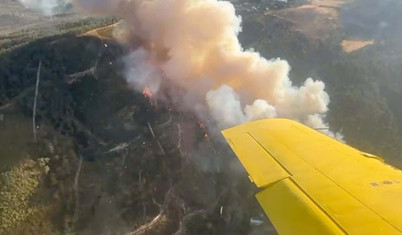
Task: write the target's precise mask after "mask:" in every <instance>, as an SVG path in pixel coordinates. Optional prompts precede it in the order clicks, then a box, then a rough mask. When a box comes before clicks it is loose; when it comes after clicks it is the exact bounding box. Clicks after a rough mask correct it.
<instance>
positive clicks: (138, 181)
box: [0, 35, 269, 234]
mask: <svg viewBox="0 0 402 235" xmlns="http://www.w3.org/2000/svg"><path fill="white" fill-rule="evenodd" d="M105 43H107V47H106V46H105ZM125 53H127V50H126V48H124V47H123V46H121V45H119V44H117V43H114V42H112V41H107V42H105V41H102V40H100V39H99V38H93V37H76V36H74V35H63V36H55V37H49V38H44V39H40V40H37V41H34V42H32V43H30V44H28V45H26V46H24V47H21V48H18V49H15V50H12V51H10V52H7V53H5V54H3V55H1V56H0V91H1V93H0V94H1V95H0V107H4V106H7V105H10V104H11V105H10V106H8V107H6V108H5V109H4V110H3V111H6V112H5V115H6V118H7V115H8V113H9V112H10V113H11V112H12V113H17V114H18V115H22V116H24V117H27V118H31V117H32V107H33V102H34V94H35V82H36V75H37V71H38V65H39V62H41V63H42V67H41V70H40V85H39V93H38V98H37V114H36V115H37V116H36V122H37V125H38V126H39V127H40V128H38V130H37V132H38V141H37V143H32V145H33V149H34V150H33V151H32V153H31V157H32V158H38V157H39V156H47V157H49V158H50V162H49V166H50V173H49V174H48V175H47V176H46V180H45V182H46V184H45V186H44V187H42V188H41V190H40V192H39V195H37V197H38V198H39V199H38V200H37V201H38V202H39V203H41V204H44V205H47V206H49V208H51V209H50V212H49V217H50V218H47V219H49V220H50V221H51V222H52V225H53V226H54V228H55V229H56V230H57V231H59V232H66V231H75V232H77V233H79V234H104V233H109V232H110V233H112V234H121V233H127V232H132V231H135V230H138V229H139V230H138V232H139V233H138V234H173V233H175V232H179V233H180V234H247V233H249V232H251V231H252V227H251V225H250V222H249V221H250V218H251V217H252V216H258V215H259V214H261V213H262V211H261V209H260V208H259V206H258V205H257V202H256V201H255V199H254V196H253V195H254V193H255V191H256V189H255V188H254V186H253V185H252V184H251V183H250V182H249V180H248V178H247V176H246V174H245V172H244V171H243V170H242V169H241V167H240V166H239V165H238V166H237V168H238V169H237V168H236V167H235V168H236V169H234V167H233V166H234V165H236V164H239V163H238V162H237V159H236V158H235V156H234V155H233V154H232V152H231V150H230V149H229V148H228V147H227V145H226V144H224V143H223V142H222V139H221V137H220V136H218V135H216V134H214V133H209V137H208V138H206V137H205V131H207V129H203V128H201V127H200V122H201V120H199V119H198V118H197V117H196V116H195V115H194V114H192V113H191V112H185V111H179V110H182V109H181V108H180V107H177V105H178V103H173V102H171V101H169V99H165V100H164V101H162V100H154V101H152V100H150V99H149V98H147V97H145V96H144V95H143V94H142V93H141V92H138V91H134V90H132V89H131V88H130V86H129V85H128V84H127V83H126V82H125V80H124V79H123V75H122V71H123V64H122V62H121V58H122V56H124V55H125ZM172 100H173V99H172ZM205 125H206V126H207V128H208V123H206V124H205ZM215 135H216V136H215ZM182 139H186V146H181V140H182ZM49 146H51V147H49ZM78 169H79V175H78V176H79V177H78V178H77V179H78V181H76V177H77V172H78ZM76 182H78V186H77V185H76ZM221 208H222V209H221ZM221 212H222V213H221ZM151 221H154V222H151ZM266 224H269V222H267V223H266Z"/></svg>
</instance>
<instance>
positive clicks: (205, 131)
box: [198, 122, 208, 138]
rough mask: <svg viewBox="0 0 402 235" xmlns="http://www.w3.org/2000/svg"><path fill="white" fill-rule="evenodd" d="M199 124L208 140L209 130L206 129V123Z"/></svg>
mask: <svg viewBox="0 0 402 235" xmlns="http://www.w3.org/2000/svg"><path fill="white" fill-rule="evenodd" d="M198 124H199V125H200V128H201V130H202V131H203V132H204V137H205V138H208V132H207V128H206V127H205V125H204V123H202V122H199V123H198Z"/></svg>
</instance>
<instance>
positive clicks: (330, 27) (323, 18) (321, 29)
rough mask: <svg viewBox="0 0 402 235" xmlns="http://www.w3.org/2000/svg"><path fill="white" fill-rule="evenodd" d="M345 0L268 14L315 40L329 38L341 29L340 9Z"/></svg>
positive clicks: (325, 0)
mask: <svg viewBox="0 0 402 235" xmlns="http://www.w3.org/2000/svg"><path fill="white" fill-rule="evenodd" d="M344 3H345V0H316V1H313V2H311V3H310V4H306V5H302V6H299V7H292V8H286V9H283V10H279V11H276V12H270V13H268V14H271V15H274V16H276V17H278V18H280V19H283V20H286V21H289V22H291V23H293V28H294V29H295V30H297V31H299V32H302V33H303V34H305V35H307V36H309V37H310V38H313V39H325V38H329V37H330V36H331V35H332V33H333V32H334V30H338V29H339V9H340V7H341V6H342V4H344Z"/></svg>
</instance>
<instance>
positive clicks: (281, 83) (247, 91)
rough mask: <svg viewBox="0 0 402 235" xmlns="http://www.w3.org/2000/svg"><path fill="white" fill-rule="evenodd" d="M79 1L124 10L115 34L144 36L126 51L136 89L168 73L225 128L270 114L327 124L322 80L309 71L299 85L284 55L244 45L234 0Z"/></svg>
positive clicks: (88, 7)
mask: <svg viewBox="0 0 402 235" xmlns="http://www.w3.org/2000/svg"><path fill="white" fill-rule="evenodd" d="M74 3H75V5H76V6H77V7H78V8H79V9H81V10H83V11H86V12H89V13H92V14H105V15H115V16H118V17H121V18H122V19H124V20H125V23H124V24H122V25H121V26H120V27H119V32H118V33H117V34H116V35H119V39H120V40H121V41H122V42H125V43H127V44H129V45H130V43H132V44H134V42H135V43H138V42H141V44H142V45H141V49H139V50H138V51H136V52H133V53H132V54H131V55H129V56H128V57H127V60H128V63H127V65H128V74H127V79H128V81H129V82H130V83H131V84H133V86H134V88H136V89H141V88H143V87H145V86H149V87H152V90H153V91H154V92H156V91H157V88H158V87H159V84H160V81H159V80H161V79H164V78H168V79H170V80H171V81H173V82H174V83H175V84H176V85H178V86H180V87H182V88H184V89H185V90H186V91H187V92H189V93H190V94H193V95H194V96H198V97H204V99H205V105H206V106H207V107H209V111H210V115H211V116H212V117H213V118H214V119H215V121H216V122H217V124H218V125H219V127H221V128H226V127H230V126H233V125H236V124H240V123H242V122H246V121H250V120H256V119H263V118H272V117H286V118H292V119H296V120H298V121H301V122H304V123H306V124H308V125H310V126H312V127H322V126H326V125H325V123H324V122H323V119H322V117H323V114H325V112H326V111H327V110H328V108H327V105H328V103H329V96H328V94H327V93H326V92H325V91H324V88H325V84H324V83H323V82H320V81H314V80H313V79H311V78H309V79H307V80H306V81H305V83H304V85H302V86H301V87H296V86H293V85H292V82H291V80H290V79H289V76H288V75H289V71H290V66H289V64H288V63H287V61H285V60H281V59H274V60H267V59H265V58H263V57H262V56H260V54H258V53H256V52H253V51H248V50H244V49H243V48H242V47H241V45H240V43H239V40H238V38H237V35H238V33H239V32H240V31H241V27H240V24H241V18H240V17H238V16H236V14H235V9H234V6H233V5H232V4H231V3H230V2H227V1H218V0H118V1H110V0H75V1H74ZM133 48H134V46H133ZM144 57H146V58H145V59H144ZM138 58H142V59H138ZM202 81H207V82H202ZM201 84H202V85H201Z"/></svg>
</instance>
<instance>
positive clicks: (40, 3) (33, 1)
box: [19, 0, 71, 16]
mask: <svg viewBox="0 0 402 235" xmlns="http://www.w3.org/2000/svg"><path fill="white" fill-rule="evenodd" d="M19 1H20V2H21V3H22V4H23V5H24V6H25V7H26V8H30V9H33V10H37V11H41V12H42V13H43V14H44V15H46V16H52V15H54V14H58V13H61V12H63V10H64V9H65V7H66V6H67V5H68V4H69V3H71V0H19Z"/></svg>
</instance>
